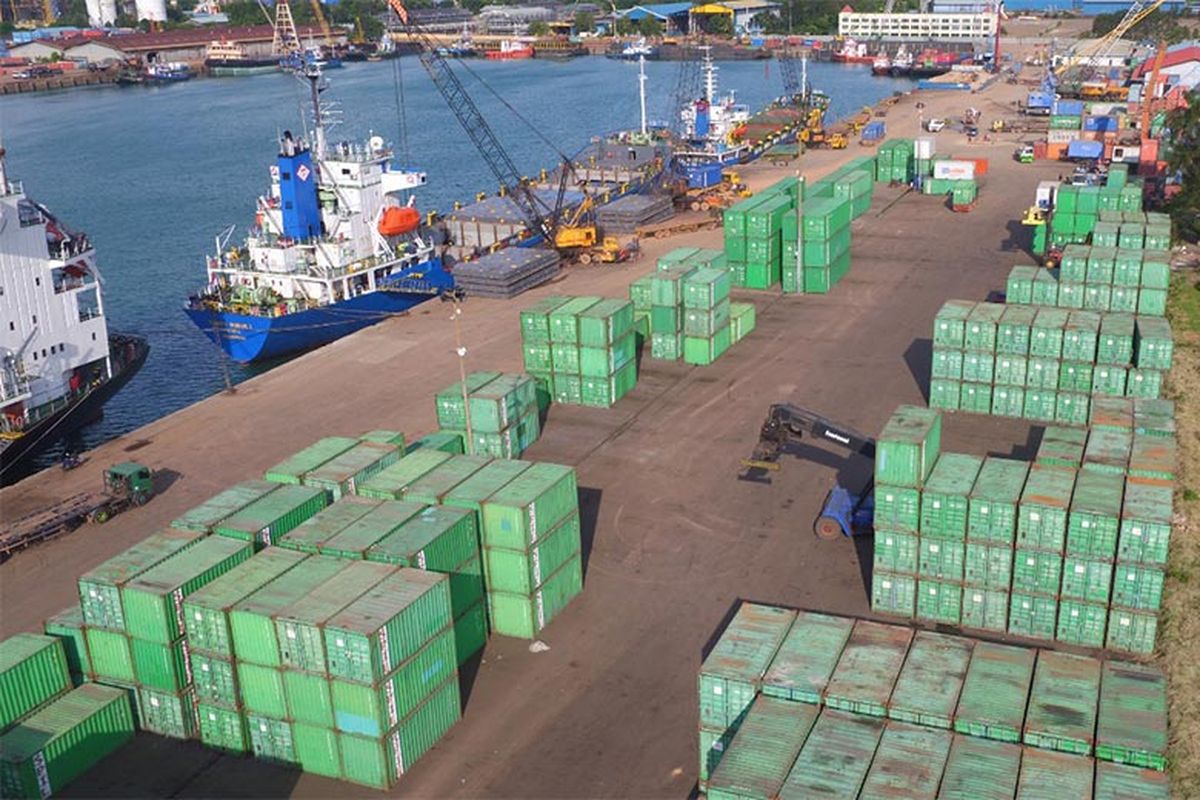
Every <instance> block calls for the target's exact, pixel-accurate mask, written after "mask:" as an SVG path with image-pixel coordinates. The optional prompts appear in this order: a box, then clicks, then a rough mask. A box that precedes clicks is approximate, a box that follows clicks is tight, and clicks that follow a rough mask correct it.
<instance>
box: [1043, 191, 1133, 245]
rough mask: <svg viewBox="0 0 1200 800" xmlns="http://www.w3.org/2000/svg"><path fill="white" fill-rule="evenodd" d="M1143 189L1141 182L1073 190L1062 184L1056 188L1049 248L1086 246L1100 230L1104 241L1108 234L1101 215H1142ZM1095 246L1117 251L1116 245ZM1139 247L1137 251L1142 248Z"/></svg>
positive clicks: (1048, 239)
mask: <svg viewBox="0 0 1200 800" xmlns="http://www.w3.org/2000/svg"><path fill="white" fill-rule="evenodd" d="M1142 193H1143V186H1142V182H1141V181H1140V180H1131V181H1130V182H1129V183H1128V184H1126V185H1124V186H1117V185H1106V186H1072V185H1070V184H1062V185H1061V186H1059V187H1057V190H1056V192H1055V198H1054V210H1053V211H1052V213H1051V215H1050V224H1049V235H1048V237H1047V242H1048V244H1050V245H1052V246H1055V247H1065V246H1066V245H1068V244H1085V243H1087V241H1088V237H1089V236H1093V235H1094V233H1095V232H1096V228H1097V226H1100V235H1101V236H1102V237H1103V236H1105V235H1106V232H1107V231H1108V230H1109V229H1108V227H1107V226H1108V225H1111V224H1112V223H1102V222H1101V221H1100V214H1101V213H1102V212H1105V211H1108V212H1114V211H1119V212H1123V213H1129V214H1138V213H1140V212H1141V211H1142ZM1103 241H1104V240H1103V239H1102V240H1101V242H1093V243H1094V244H1099V245H1100V246H1107V247H1116V246H1117V244H1116V243H1115V242H1114V243H1113V244H1104V243H1103ZM1143 246H1144V245H1139V246H1138V247H1139V248H1140V247H1143Z"/></svg>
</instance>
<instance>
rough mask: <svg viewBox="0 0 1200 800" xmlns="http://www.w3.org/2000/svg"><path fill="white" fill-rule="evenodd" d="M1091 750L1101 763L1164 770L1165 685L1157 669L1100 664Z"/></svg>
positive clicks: (1165, 728) (1142, 666)
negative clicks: (1094, 727)
mask: <svg viewBox="0 0 1200 800" xmlns="http://www.w3.org/2000/svg"><path fill="white" fill-rule="evenodd" d="M1095 749H1096V758H1097V759H1099V760H1101V761H1112V762H1114V763H1117V764H1128V765H1130V766H1135V767H1143V768H1146V769H1154V770H1159V771H1164V770H1165V769H1166V766H1167V764H1166V762H1167V759H1166V751H1167V681H1166V676H1164V675H1163V673H1162V671H1161V670H1160V669H1158V668H1157V667H1153V666H1149V665H1142V664H1133V663H1128V662H1115V661H1105V662H1104V663H1103V664H1102V666H1101V679H1100V703H1099V711H1098V720H1097V725H1096V748H1095Z"/></svg>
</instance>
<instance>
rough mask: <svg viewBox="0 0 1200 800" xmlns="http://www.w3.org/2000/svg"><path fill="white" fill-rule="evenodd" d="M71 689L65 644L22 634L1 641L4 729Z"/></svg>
mask: <svg viewBox="0 0 1200 800" xmlns="http://www.w3.org/2000/svg"><path fill="white" fill-rule="evenodd" d="M70 688H71V674H70V672H69V671H68V669H67V655H66V651H65V650H64V649H63V643H62V642H61V641H60V640H59V639H57V638H55V637H53V636H43V635H41V634H37V633H18V634H14V635H13V636H10V637H8V638H7V639H5V640H3V641H0V730H4V729H6V728H8V727H9V726H10V725H12V724H13V723H15V722H17V721H18V720H19V719H21V718H22V717H24V716H25V715H26V714H29V713H30V712H31V711H33V710H34V709H36V708H38V707H39V706H41V705H42V704H44V703H46V702H47V701H48V700H51V699H52V698H54V697H57V696H59V695H61V694H63V693H64V692H66V691H68V690H69V689H70Z"/></svg>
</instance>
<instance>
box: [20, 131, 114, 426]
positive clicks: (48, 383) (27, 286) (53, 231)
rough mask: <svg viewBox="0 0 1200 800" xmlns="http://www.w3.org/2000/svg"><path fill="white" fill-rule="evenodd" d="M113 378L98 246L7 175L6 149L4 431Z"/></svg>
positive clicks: (47, 413)
mask: <svg viewBox="0 0 1200 800" xmlns="http://www.w3.org/2000/svg"><path fill="white" fill-rule="evenodd" d="M109 377H111V365H110V363H109V339H108V327H107V323H106V320H105V315H104V300H103V296H102V294H101V287H100V274H99V272H98V271H97V269H96V254H95V251H94V249H93V248H92V244H91V242H90V241H88V238H87V236H86V235H84V234H82V233H76V232H72V231H70V230H69V229H68V228H67V227H66V226H65V225H64V224H63V223H62V222H61V221H59V220H57V219H55V218H54V216H53V215H52V214H51V213H50V212H49V211H48V210H47V209H46V208H45V207H44V206H42V205H39V204H38V203H35V202H34V201H33V200H31V199H29V198H28V197H27V196H26V195H25V192H24V188H23V187H22V185H21V184H20V183H19V182H17V181H10V180H8V177H7V174H6V170H5V168H4V152H3V148H0V435H3V433H4V432H6V431H8V432H12V431H19V430H21V429H23V428H25V427H27V426H28V425H30V424H32V423H35V422H37V421H38V420H40V419H42V418H44V417H47V416H50V415H51V414H53V413H55V412H56V411H58V410H60V409H61V408H63V407H64V406H66V405H67V404H69V403H70V402H71V400H72V399H73V398H75V397H78V396H79V395H81V394H83V393H86V392H87V390H88V389H89V388H90V387H91V386H93V385H95V384H97V383H100V382H103V381H105V380H107V379H108V378H109Z"/></svg>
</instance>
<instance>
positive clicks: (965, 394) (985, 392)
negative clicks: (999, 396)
mask: <svg viewBox="0 0 1200 800" xmlns="http://www.w3.org/2000/svg"><path fill="white" fill-rule="evenodd" d="M959 408H960V409H961V410H962V411H969V412H971V413H973V414H990V413H991V412H992V387H991V385H990V384H986V383H966V382H964V383H963V385H962V389H961V397H960V399H959Z"/></svg>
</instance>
